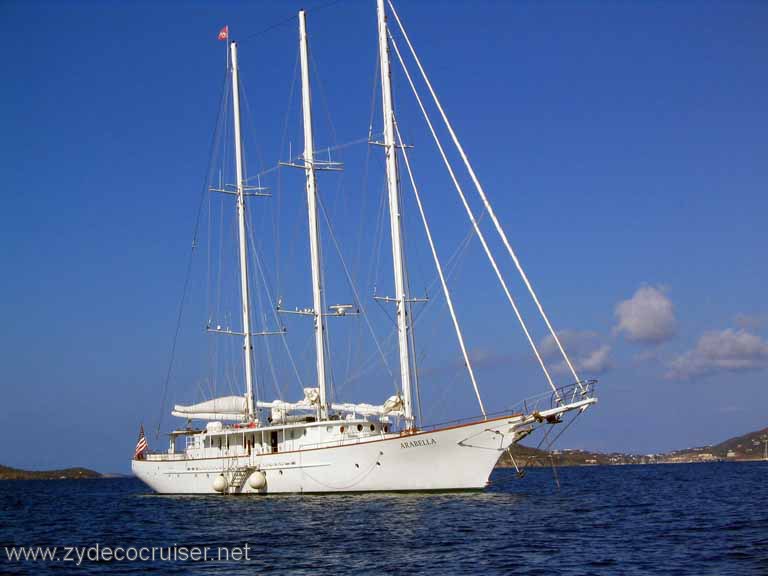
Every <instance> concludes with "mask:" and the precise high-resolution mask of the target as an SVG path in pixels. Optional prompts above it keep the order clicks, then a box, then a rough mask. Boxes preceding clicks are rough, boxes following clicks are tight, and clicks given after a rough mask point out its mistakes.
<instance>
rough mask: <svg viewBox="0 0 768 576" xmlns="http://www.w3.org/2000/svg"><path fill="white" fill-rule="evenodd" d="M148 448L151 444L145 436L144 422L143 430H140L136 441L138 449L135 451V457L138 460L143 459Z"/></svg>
mask: <svg viewBox="0 0 768 576" xmlns="http://www.w3.org/2000/svg"><path fill="white" fill-rule="evenodd" d="M147 448H149V446H148V445H147V438H146V437H145V436H144V424H142V425H141V430H139V440H138V442H136V450H135V451H134V453H133V457H134V458H135V459H136V460H143V459H144V452H146V451H147Z"/></svg>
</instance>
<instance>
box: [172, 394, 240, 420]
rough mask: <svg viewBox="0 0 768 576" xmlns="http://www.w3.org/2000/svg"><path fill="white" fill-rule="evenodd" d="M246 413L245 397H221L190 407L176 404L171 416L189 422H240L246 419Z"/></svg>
mask: <svg viewBox="0 0 768 576" xmlns="http://www.w3.org/2000/svg"><path fill="white" fill-rule="evenodd" d="M247 411H248V405H247V403H246V400H245V396H223V397H221V398H213V399H212V400H206V401H205V402H199V403H197V404H192V405H191V406H182V405H181V404H176V405H175V406H174V407H173V412H171V414H173V415H174V416H178V417H179V418H188V419H190V420H235V421H240V420H245V419H246V414H247Z"/></svg>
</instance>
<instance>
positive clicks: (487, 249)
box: [389, 34, 562, 401]
mask: <svg viewBox="0 0 768 576" xmlns="http://www.w3.org/2000/svg"><path fill="white" fill-rule="evenodd" d="M389 38H390V41H391V42H392V47H393V48H394V49H395V54H397V59H398V60H399V61H400V66H401V67H402V68H403V72H405V76H406V78H407V79H408V83H409V84H410V86H411V91H412V92H413V95H414V96H415V97H416V101H417V102H418V104H419V108H420V109H421V113H422V115H423V116H424V120H425V121H426V123H427V126H428V127H429V130H430V132H431V133H432V138H433V139H434V141H435V144H436V145H437V149H438V150H439V152H440V156H441V157H442V159H443V163H444V164H445V167H446V169H447V170H448V174H450V177H451V180H452V181H453V185H454V187H455V188H456V191H457V192H458V193H459V197H460V198H461V202H462V204H463V205H464V209H465V210H466V212H467V216H468V217H469V219H470V221H471V222H472V225H473V226H474V228H475V232H476V233H477V237H478V238H479V239H480V243H481V244H482V246H483V250H485V255H486V256H487V258H488V261H489V262H490V264H491V266H492V267H493V270H494V272H495V273H496V277H497V278H498V280H499V284H501V287H502V289H503V290H504V293H505V294H506V296H507V299H508V300H509V303H510V304H511V305H512V309H513V310H514V311H515V316H517V320H518V322H519V323H520V326H521V327H522V329H523V332H524V333H525V336H526V338H527V339H528V343H529V344H530V345H531V348H532V349H533V352H534V354H535V355H536V358H537V359H538V361H539V365H540V366H541V369H542V370H543V371H544V375H545V376H546V378H547V382H548V383H549V386H550V388H552V391H553V392H554V393H555V397H556V398H557V399H558V400H559V401H562V399H561V398H560V393H559V392H558V391H557V387H556V386H555V383H554V382H553V381H552V377H551V376H550V374H549V370H547V367H546V365H545V364H544V359H543V358H542V357H541V354H540V353H539V350H538V348H537V347H536V343H535V342H534V341H533V337H532V336H531V334H530V332H529V331H528V327H527V326H526V324H525V320H523V316H522V315H521V314H520V310H519V309H518V307H517V304H516V303H515V300H514V298H513V297H512V293H511V292H510V291H509V288H508V287H507V283H506V282H505V281H504V277H503V276H502V274H501V270H499V267H498V264H496V259H495V258H494V257H493V254H492V253H491V249H490V247H489V246H488V242H487V241H486V239H485V236H484V235H483V232H482V230H481V229H480V225H479V223H478V221H477V219H476V218H475V215H474V213H473V212H472V208H471V207H470V206H469V203H468V202H467V198H466V196H465V194H464V191H463V190H462V188H461V185H460V184H459V181H458V179H457V178H456V174H455V172H454V171H453V167H452V166H451V163H450V161H449V160H448V157H447V156H446V154H445V150H444V149H443V145H442V144H441V143H440V139H439V138H438V137H437V133H436V132H435V127H434V126H433V125H432V121H431V120H430V119H429V115H428V114H427V111H426V109H425V108H424V104H423V103H422V101H421V97H420V96H419V93H418V92H417V91H416V86H415V85H414V84H413V79H412V78H411V75H410V73H409V72H408V68H406V66H405V62H404V61H403V57H402V55H401V54H400V49H399V48H398V47H397V43H396V42H395V39H394V38H393V37H392V35H391V34H390V35H389Z"/></svg>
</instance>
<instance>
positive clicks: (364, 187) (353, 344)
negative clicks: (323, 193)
mask: <svg viewBox="0 0 768 576" xmlns="http://www.w3.org/2000/svg"><path fill="white" fill-rule="evenodd" d="M374 60H375V63H374V72H373V76H374V77H373V89H372V90H371V107H370V115H369V120H368V138H367V140H368V141H369V142H370V141H371V140H372V134H371V133H372V132H373V118H374V114H375V112H376V92H377V82H378V79H379V65H380V62H379V58H378V56H377V57H376V58H374ZM370 163H371V146H370V145H369V146H366V148H365V161H364V162H363V177H362V180H361V186H360V188H361V191H360V196H359V197H360V198H362V203H361V206H360V217H359V222H360V224H359V226H358V231H357V254H356V255H355V261H354V263H353V271H354V272H355V274H356V277H358V278H359V277H360V273H361V270H360V267H361V261H362V257H363V233H364V232H365V211H366V208H367V206H368V190H369V188H368V171H369V168H370ZM362 331H363V326H362V324H360V323H359V322H358V324H357V338H355V339H353V338H352V333H351V332H350V340H349V348H348V353H347V366H346V370H345V372H344V382H347V380H348V378H349V375H350V373H351V370H352V358H353V357H354V358H355V360H358V359H359V357H360V351H361V350H362V346H361V340H362V338H361V337H362ZM353 349H354V352H353Z"/></svg>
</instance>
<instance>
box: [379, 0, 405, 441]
mask: <svg viewBox="0 0 768 576" xmlns="http://www.w3.org/2000/svg"><path fill="white" fill-rule="evenodd" d="M376 12H377V16H378V24H379V26H378V28H379V61H380V66H381V99H382V106H383V111H384V114H383V120H384V150H385V153H386V157H387V191H388V193H389V221H390V228H391V236H392V263H393V266H394V273H395V274H394V276H395V298H394V302H395V305H396V307H397V339H398V347H399V349H400V383H401V385H402V389H403V405H404V412H405V420H406V423H407V425H408V426H409V427H410V426H412V425H413V402H412V400H411V357H410V356H411V354H410V352H411V351H410V348H409V346H408V338H409V335H408V317H407V314H408V297H407V292H406V286H405V265H404V261H403V237H402V227H401V222H400V198H399V192H398V183H399V179H398V173H397V147H396V144H395V115H394V112H393V110H392V85H391V81H390V73H391V71H390V62H389V43H388V41H387V15H386V13H385V12H384V0H377V2H376Z"/></svg>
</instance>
